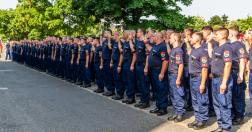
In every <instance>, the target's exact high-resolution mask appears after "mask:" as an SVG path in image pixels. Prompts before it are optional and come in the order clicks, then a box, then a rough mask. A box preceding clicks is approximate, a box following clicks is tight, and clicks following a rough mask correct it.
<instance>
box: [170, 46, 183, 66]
mask: <svg viewBox="0 0 252 132" xmlns="http://www.w3.org/2000/svg"><path fill="white" fill-rule="evenodd" d="M183 56H184V53H183V50H182V49H181V48H180V46H177V47H175V48H172V49H171V53H170V58H169V65H168V71H177V70H178V67H179V65H180V64H184V60H183Z"/></svg>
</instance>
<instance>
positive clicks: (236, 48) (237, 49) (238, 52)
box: [230, 41, 248, 69]
mask: <svg viewBox="0 0 252 132" xmlns="http://www.w3.org/2000/svg"><path fill="white" fill-rule="evenodd" d="M230 46H231V48H232V49H233V61H232V69H239V64H240V62H239V59H242V58H247V57H248V53H247V51H246V49H245V45H244V44H243V43H242V42H240V41H235V42H233V43H231V44H230Z"/></svg>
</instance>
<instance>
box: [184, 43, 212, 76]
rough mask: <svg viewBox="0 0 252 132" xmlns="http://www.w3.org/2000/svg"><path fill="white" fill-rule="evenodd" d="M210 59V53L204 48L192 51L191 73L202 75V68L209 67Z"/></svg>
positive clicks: (190, 57) (190, 58)
mask: <svg viewBox="0 0 252 132" xmlns="http://www.w3.org/2000/svg"><path fill="white" fill-rule="evenodd" d="M208 58H209V57H208V52H206V51H205V49H204V48H203V47H199V48H197V49H192V50H191V53H190V56H189V73H190V74H197V73H201V71H202V68H207V67H208V66H209V64H208V63H209V62H208Z"/></svg>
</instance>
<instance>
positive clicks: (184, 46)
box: [181, 41, 193, 64]
mask: <svg viewBox="0 0 252 132" xmlns="http://www.w3.org/2000/svg"><path fill="white" fill-rule="evenodd" d="M189 45H190V46H191V48H193V46H192V45H191V42H190V41H189ZM181 48H182V50H183V53H184V54H183V61H184V64H188V62H189V55H188V52H187V45H186V43H183V45H182V47H181Z"/></svg>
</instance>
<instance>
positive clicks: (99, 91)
mask: <svg viewBox="0 0 252 132" xmlns="http://www.w3.org/2000/svg"><path fill="white" fill-rule="evenodd" d="M95 92H96V93H103V92H104V90H102V89H97V90H96V91H95Z"/></svg>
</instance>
